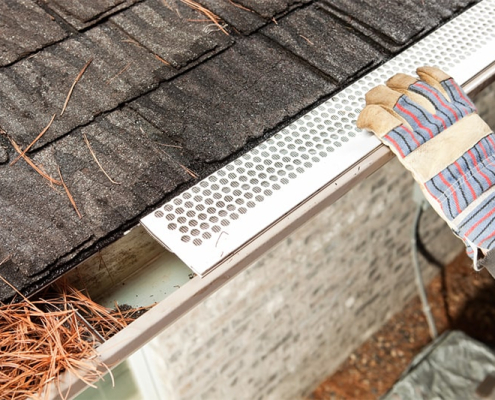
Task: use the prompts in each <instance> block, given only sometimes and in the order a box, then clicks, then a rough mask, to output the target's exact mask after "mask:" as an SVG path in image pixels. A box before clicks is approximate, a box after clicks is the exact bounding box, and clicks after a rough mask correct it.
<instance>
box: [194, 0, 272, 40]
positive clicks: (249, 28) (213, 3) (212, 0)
mask: <svg viewBox="0 0 495 400" xmlns="http://www.w3.org/2000/svg"><path fill="white" fill-rule="evenodd" d="M198 3H201V4H202V5H203V6H205V7H207V8H208V9H209V10H211V11H212V12H214V13H215V14H216V15H218V16H219V17H220V18H222V19H223V20H224V21H225V22H227V23H228V24H229V25H230V26H232V27H234V28H235V29H236V30H237V31H239V32H241V33H243V34H245V35H249V34H251V33H253V32H254V31H255V30H257V29H259V28H261V27H262V26H263V25H265V24H266V23H267V21H266V19H264V18H262V17H261V16H260V15H258V14H257V13H255V12H254V11H252V10H250V9H248V8H246V7H243V6H241V5H240V4H238V3H235V2H233V1H229V0H198Z"/></svg>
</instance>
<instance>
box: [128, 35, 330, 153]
mask: <svg viewBox="0 0 495 400" xmlns="http://www.w3.org/2000/svg"><path fill="white" fill-rule="evenodd" d="M193 71H194V73H187V74H184V75H181V76H180V77H178V78H176V79H175V80H174V81H171V82H166V83H163V84H162V85H161V86H160V87H159V88H158V89H157V90H155V91H154V92H152V93H150V94H149V95H146V96H142V97H141V98H139V99H137V100H136V101H134V102H133V103H131V104H130V106H131V107H133V108H134V109H136V110H137V111H138V112H139V113H140V114H141V115H143V116H144V117H145V118H146V119H147V120H149V121H153V123H154V124H155V125H156V126H158V127H159V128H160V129H162V130H163V131H164V132H166V134H167V135H168V136H169V137H171V138H173V139H174V140H176V141H177V142H178V143H180V144H181V145H182V146H183V147H184V149H185V150H187V151H188V152H190V153H191V154H192V155H194V156H195V158H196V159H197V160H202V161H206V162H210V161H214V160H221V159H223V158H225V157H227V156H229V155H231V154H232V153H234V152H235V151H237V150H239V149H241V148H242V147H243V146H244V144H245V143H246V141H248V140H249V139H250V138H255V137H259V136H261V135H263V133H265V132H266V131H269V130H270V129H272V128H274V127H276V126H277V125H279V124H280V123H281V122H283V121H284V120H286V119H288V118H290V117H292V116H294V115H295V114H297V113H298V112H299V111H300V110H302V109H304V108H305V107H307V106H309V105H311V104H313V103H314V102H315V101H317V100H318V99H319V98H320V97H322V96H324V95H327V94H328V93H330V92H331V91H332V90H333V89H335V87H334V86H333V84H331V83H330V82H329V80H327V79H325V78H324V77H323V76H321V75H319V74H317V73H316V72H315V71H313V70H312V68H310V67H308V66H307V65H304V64H303V63H301V62H299V61H298V60H297V59H295V58H293V57H291V55H290V54H289V53H287V52H285V51H284V50H282V49H280V48H279V47H278V46H277V45H276V44H274V43H273V42H270V41H269V40H268V39H265V38H263V37H262V36H260V35H252V36H251V37H249V38H248V39H243V40H241V41H239V42H238V43H236V45H235V46H233V47H231V48H230V49H228V50H227V51H225V52H223V53H222V54H220V55H218V56H217V57H215V58H213V59H211V60H209V61H208V62H206V63H204V64H201V65H200V66H198V67H196V68H195V69H194V70H193Z"/></svg>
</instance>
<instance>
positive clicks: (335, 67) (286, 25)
mask: <svg viewBox="0 0 495 400" xmlns="http://www.w3.org/2000/svg"><path fill="white" fill-rule="evenodd" d="M262 33H263V34H265V35H267V36H268V37H270V38H271V39H273V40H276V41H277V42H278V43H280V45H281V46H283V47H285V48H287V49H289V50H290V51H292V52H293V53H295V54H297V55H298V56H299V57H302V58H304V59H305V60H307V61H308V62H309V63H311V64H312V65H314V66H315V67H316V68H318V69H320V70H321V71H323V72H325V73H326V74H328V75H330V76H331V77H332V78H334V79H335V80H337V81H338V82H344V81H346V80H348V79H350V78H353V77H354V76H355V75H356V74H358V73H359V72H360V71H362V70H363V69H366V68H369V67H370V66H372V65H374V64H376V63H378V62H379V61H381V60H382V59H383V53H381V52H379V51H378V50H376V49H375V48H374V47H373V46H372V45H370V44H369V43H367V42H366V41H365V40H364V39H363V38H362V37H360V36H359V35H358V34H357V33H356V32H355V31H353V30H352V28H350V27H349V26H344V25H342V24H340V23H339V22H337V21H336V20H335V19H334V18H332V16H331V15H330V14H329V13H327V12H325V11H324V10H322V9H321V8H320V7H318V6H314V5H312V6H310V7H307V8H304V9H300V10H296V11H294V12H292V13H291V14H290V15H289V16H287V17H285V18H283V19H281V20H280V21H279V22H278V24H277V25H273V24H272V25H269V26H267V27H266V28H263V30H262Z"/></svg>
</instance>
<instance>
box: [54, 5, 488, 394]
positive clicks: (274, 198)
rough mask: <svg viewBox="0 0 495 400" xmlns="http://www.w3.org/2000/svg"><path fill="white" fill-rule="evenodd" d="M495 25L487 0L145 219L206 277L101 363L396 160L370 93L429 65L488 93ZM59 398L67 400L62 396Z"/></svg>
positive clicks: (142, 323) (119, 356)
mask: <svg viewBox="0 0 495 400" xmlns="http://www.w3.org/2000/svg"><path fill="white" fill-rule="evenodd" d="M494 20H495V0H484V1H482V2H481V3H479V4H478V5H476V6H474V7H473V8H471V9H470V10H468V11H466V12H465V13H463V14H462V15H460V16H459V17H457V18H456V19H455V20H453V21H451V22H449V23H448V24H446V25H444V26H443V27H441V28H440V29H439V30H437V31H436V32H434V33H433V34H431V35H430V36H428V37H427V38H425V39H423V40H422V41H420V42H419V43H418V44H416V45H414V46H413V47H411V48H410V49H408V50H407V51H405V52H404V53H402V54H401V55H399V56H397V57H396V58H394V59H393V60H391V61H389V62H387V63H386V64H384V65H383V66H382V67H380V68H378V69H377V70H375V71H373V72H372V73H370V74H369V75H367V76H366V77H364V78H362V79H361V80H359V81H358V82H356V83H355V84H353V85H352V86H350V87H349V88H347V89H346V90H344V91H342V92H341V93H339V94H338V95H337V96H335V97H334V98H332V99H330V100H328V101H327V102H326V103H324V104H322V105H321V106H319V107H318V108H316V109H315V110H313V111H311V112H310V113H308V114H307V115H306V116H304V117H303V118H301V119H300V120H299V121H296V122H295V123H294V124H292V125H290V126H289V127H287V128H285V129H284V130H283V131H281V132H280V133H278V134H276V135H275V136H274V137H273V138H272V139H270V140H268V141H267V142H265V143H263V144H261V145H260V146H258V147H257V148H256V149H254V150H252V151H251V152H249V153H247V154H246V155H245V156H243V157H241V158H240V159H239V160H236V161H234V162H233V163H231V164H229V165H227V166H225V167H224V168H222V169H221V170H219V171H218V172H216V173H214V174H213V175H211V176H210V177H209V178H206V179H205V180H203V181H202V182H200V183H199V184H197V185H196V186H194V187H192V188H191V189H189V190H188V191H187V192H184V193H183V194H182V195H180V196H178V197H177V199H174V200H172V201H171V202H169V203H167V204H165V205H164V206H163V207H161V208H160V209H158V210H156V211H155V212H153V213H151V214H150V215H149V216H147V217H145V218H144V219H143V221H142V223H143V225H145V226H146V228H147V229H148V230H149V231H150V233H151V234H152V235H153V236H154V237H155V238H157V239H158V240H159V241H160V242H162V243H163V244H164V245H165V246H166V247H168V248H169V249H171V250H172V251H174V252H176V253H177V254H178V256H179V257H181V258H182V259H183V260H184V261H185V262H187V263H188V264H189V265H191V266H192V267H193V268H194V270H195V271H196V272H198V273H201V274H206V275H205V277H204V278H199V277H196V278H194V279H192V280H191V281H190V282H188V283H187V284H186V285H185V286H184V287H182V288H181V289H179V290H177V291H176V292H174V293H173V294H171V295H170V296H169V297H167V298H165V299H164V300H163V301H161V302H160V303H158V304H157V305H156V306H155V307H154V308H152V309H151V310H150V311H148V312H147V313H146V314H144V315H143V316H141V317H140V318H139V319H138V320H137V321H136V322H134V323H132V324H131V325H129V326H128V327H127V328H125V329H124V330H122V331H121V332H119V333H118V334H117V335H115V336H114V337H113V338H112V339H110V340H109V341H107V342H106V343H104V344H103V345H101V346H100V347H99V348H98V353H99V354H100V356H101V360H102V361H103V362H104V363H105V364H106V365H110V366H115V365H117V364H119V363H120V362H121V361H123V360H124V359H126V358H127V357H128V356H129V355H131V354H132V353H133V352H135V351H136V350H138V349H139V348H140V347H142V346H143V345H144V344H146V343H147V342H148V341H149V340H151V339H152V338H153V337H155V336H156V335H157V334H158V333H159V332H160V331H162V330H163V329H164V328H165V327H167V326H168V325H169V324H171V323H172V322H173V321H175V320H176V319H177V318H179V317H180V316H181V315H183V314H185V313H186V312H187V311H189V310H190V309H191V308H193V307H194V306H195V305H197V304H198V303H199V302H200V301H202V300H203V299H204V298H206V297H208V296H209V295H210V294H211V293H212V292H214V291H215V290H217V289H218V288H219V287H221V286H222V285H223V284H224V283H226V282H228V281H229V280H230V279H231V278H232V277H233V276H235V275H236V274H237V273H239V272H240V271H241V270H242V269H244V268H245V267H246V266H247V265H249V264H250V263H251V262H253V261H254V260H255V259H256V258H257V257H259V256H260V255H261V254H262V253H263V252H264V251H266V250H267V249H269V248H270V247H271V246H272V245H273V244H275V243H276V242H277V241H278V240H279V239H281V238H283V237H284V236H286V235H287V234H288V233H290V232H291V231H293V230H294V229H296V228H297V227H298V226H300V225H301V224H302V223H303V222H305V221H307V220H308V219H309V218H310V217H311V216H312V215H314V214H316V213H317V212H319V211H320V210H322V209H323V208H325V207H326V206H328V205H329V204H331V203H332V202H334V201H336V200H337V199H338V198H339V197H341V196H342V195H344V194H345V193H346V192H347V191H349V190H350V189H351V188H352V187H353V186H355V185H356V184H357V183H358V182H359V181H361V180H364V179H365V178H366V177H367V176H369V175H370V174H371V173H372V172H374V171H375V170H377V169H378V168H380V167H381V166H382V165H384V164H385V163H386V162H387V161H388V160H390V159H391V158H392V154H391V152H390V151H389V150H388V149H387V148H385V147H384V146H383V145H381V144H379V143H378V141H377V140H376V139H375V138H374V137H372V136H371V135H370V134H368V133H365V132H360V131H358V130H357V129H356V128H355V127H354V121H355V119H356V117H357V114H358V112H359V111H360V110H361V108H362V106H363V105H364V100H363V96H364V93H365V92H366V91H367V90H369V89H370V88H371V87H373V86H375V85H377V84H380V83H383V82H384V81H385V80H386V79H388V77H390V76H391V75H393V74H395V73H398V72H406V73H413V72H414V70H415V68H416V67H417V66H419V65H423V64H429V65H437V66H439V67H441V68H442V69H444V70H445V71H447V72H449V73H450V74H451V75H453V76H454V77H455V78H456V79H457V81H458V82H459V83H461V84H464V88H465V89H466V91H467V92H468V94H472V93H473V92H475V91H477V90H478V89H479V88H480V87H482V86H483V84H484V83H485V82H486V80H487V79H489V78H491V77H493V76H494V74H495V30H494V29H495V28H494V27H492V22H493V21H494ZM468 81H469V82H468ZM466 82H468V83H467V84H466ZM288 166H289V168H287V167H288ZM234 175H235V176H234ZM270 177H273V178H272V179H273V180H272V179H270ZM255 180H256V181H255ZM264 182H265V183H264ZM244 185H246V186H244ZM276 185H278V186H276ZM248 186H249V187H248ZM227 190H228V192H227ZM268 190H269V191H270V192H268ZM270 193H271V194H270ZM228 196H230V197H228ZM257 196H259V197H258V198H257ZM230 198H232V199H230ZM175 200H177V201H175ZM236 200H237V201H236ZM229 205H230V206H231V207H229ZM209 208H211V210H210V211H209V210H208V209H209ZM169 215H170V216H169ZM202 215H203V216H202ZM167 216H168V217H167ZM204 216H206V218H205V217H204ZM212 217H216V219H212ZM179 219H180V220H179ZM222 221H226V222H224V223H223V224H222ZM169 224H175V228H174V229H169ZM202 224H205V225H202ZM206 224H207V225H208V226H207V225H206ZM215 226H216V227H218V228H215V229H214V227H215ZM181 227H183V229H182V231H181V229H180V228H181ZM170 228H173V226H171V227H170ZM185 228H187V231H186V229H185ZM195 230H197V231H198V233H197V234H196V231H195ZM185 236H187V237H188V238H189V239H186V238H185ZM183 237H184V239H183ZM195 239H199V240H201V243H200V242H198V241H197V242H196V243H197V244H195V243H194V240H195ZM209 251H211V252H212V254H209V253H208V252H209ZM222 253H223V254H222ZM61 387H62V389H63V390H64V392H65V391H67V390H69V388H70V395H71V396H74V395H75V394H77V393H78V392H80V391H82V390H83V389H85V387H86V386H85V384H84V382H82V381H81V380H80V379H79V378H77V377H76V376H69V375H66V379H65V381H64V382H62V385H61ZM51 398H52V399H59V398H60V397H59V395H58V394H57V391H56V390H53V391H52V397H51Z"/></svg>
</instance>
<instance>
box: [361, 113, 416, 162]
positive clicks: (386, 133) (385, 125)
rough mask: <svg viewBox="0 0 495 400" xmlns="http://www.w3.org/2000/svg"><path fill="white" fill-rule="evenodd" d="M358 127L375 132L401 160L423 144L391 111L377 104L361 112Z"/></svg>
mask: <svg viewBox="0 0 495 400" xmlns="http://www.w3.org/2000/svg"><path fill="white" fill-rule="evenodd" d="M357 126H358V128H361V129H367V130H370V131H373V132H374V133H375V135H376V136H378V137H379V138H380V139H381V140H382V141H383V143H385V144H386V145H387V146H388V147H390V149H391V150H392V151H393V152H394V153H395V154H396V155H397V156H398V157H400V158H404V157H406V156H407V155H408V154H410V153H411V152H412V151H414V150H415V149H416V148H418V147H419V146H420V145H421V143H422V141H420V138H417V137H416V136H415V135H414V133H413V132H412V131H411V130H410V129H409V128H408V127H407V126H406V125H404V124H403V123H402V121H401V120H399V119H398V118H396V117H395V116H394V115H393V114H392V113H390V110H388V109H385V108H383V107H382V106H378V105H375V104H371V105H369V106H366V107H365V108H364V110H363V111H361V113H360V114H359V117H358V120H357Z"/></svg>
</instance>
